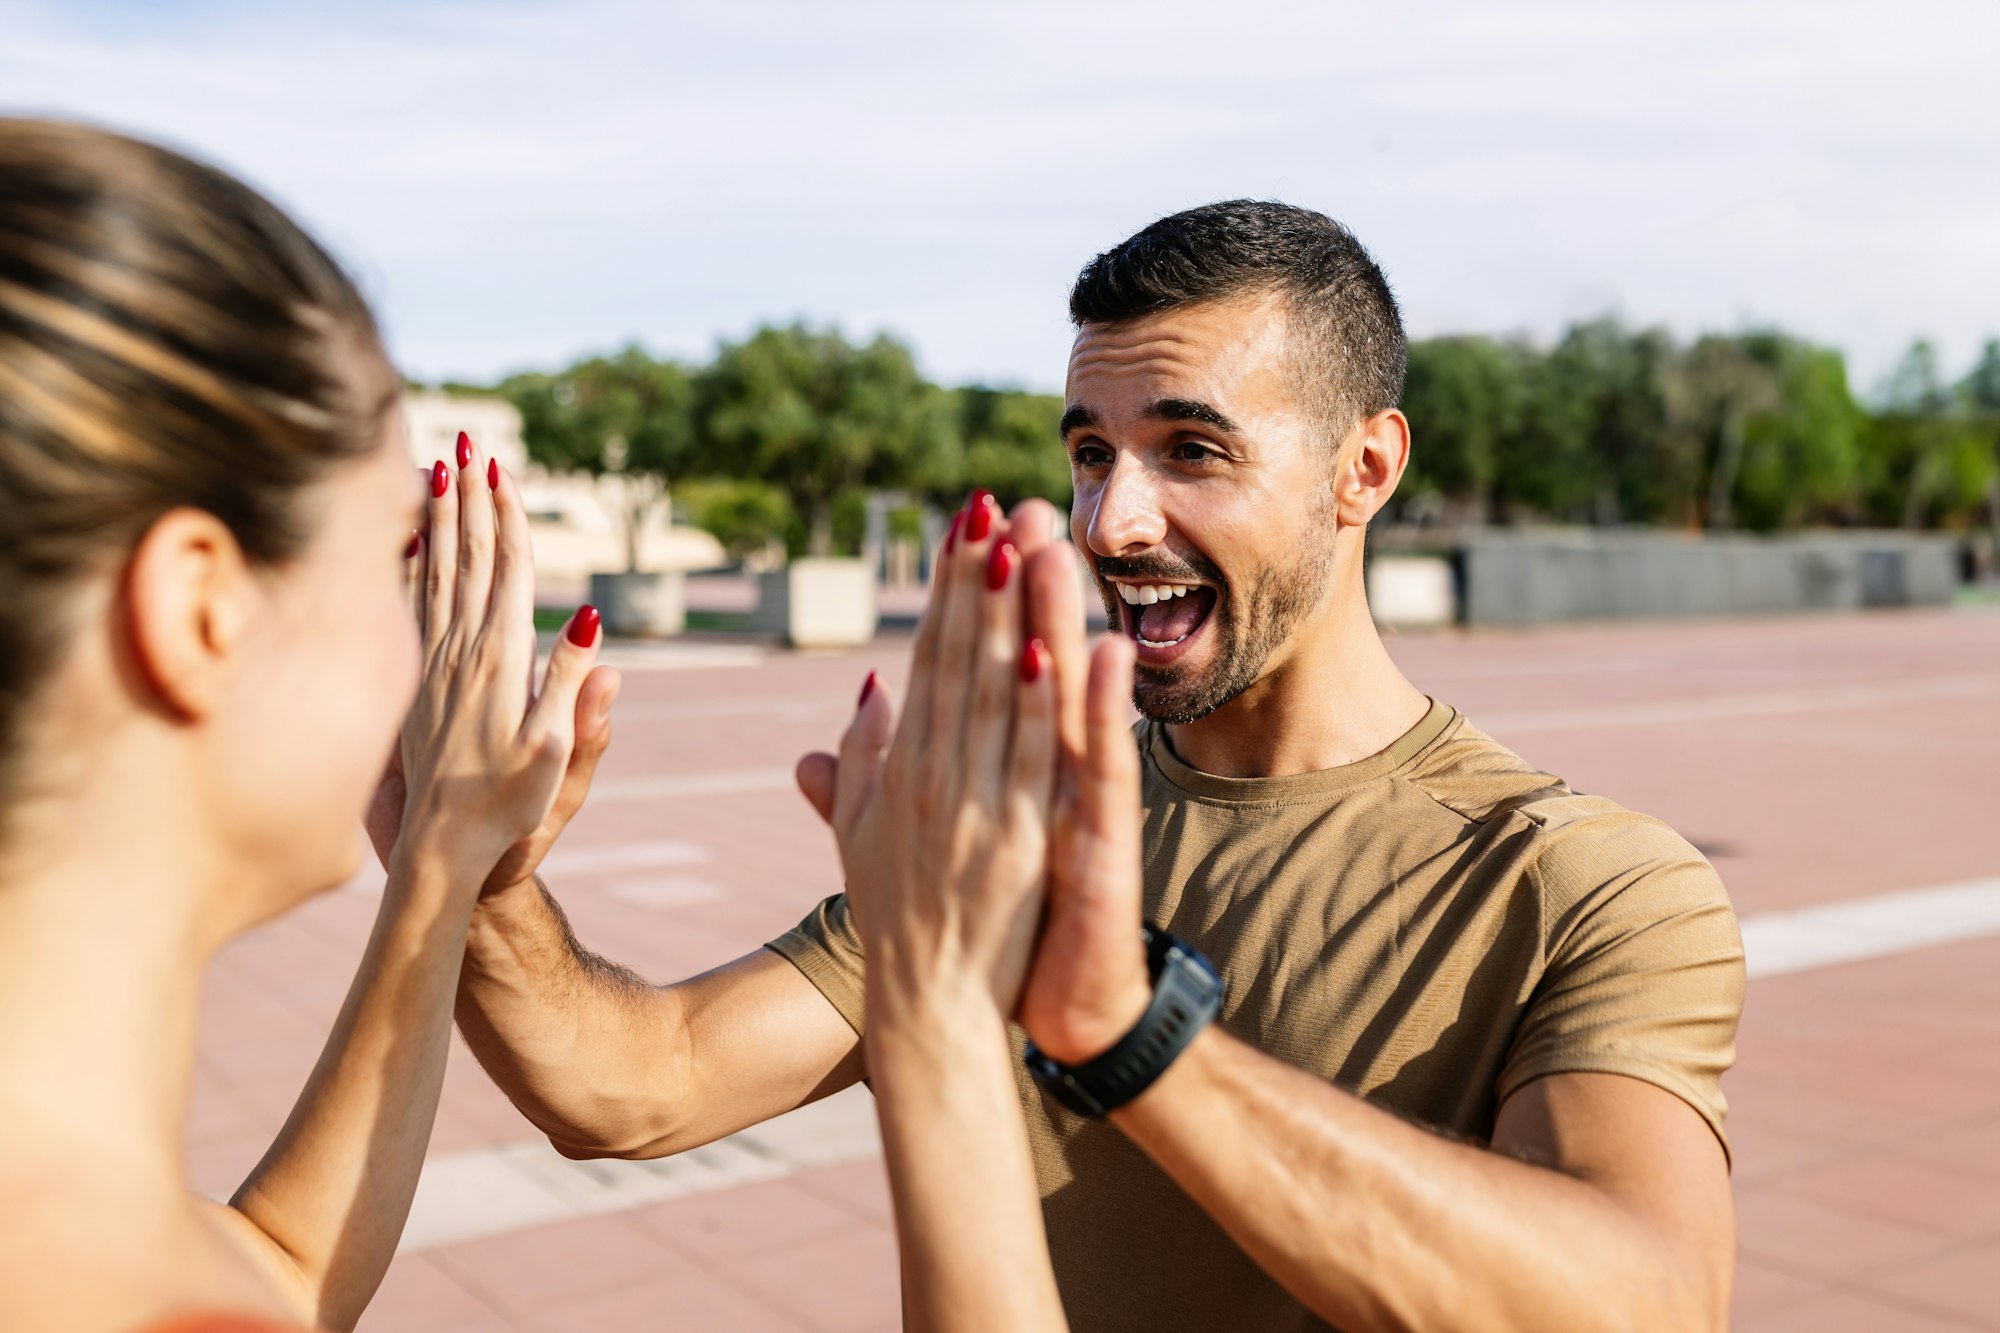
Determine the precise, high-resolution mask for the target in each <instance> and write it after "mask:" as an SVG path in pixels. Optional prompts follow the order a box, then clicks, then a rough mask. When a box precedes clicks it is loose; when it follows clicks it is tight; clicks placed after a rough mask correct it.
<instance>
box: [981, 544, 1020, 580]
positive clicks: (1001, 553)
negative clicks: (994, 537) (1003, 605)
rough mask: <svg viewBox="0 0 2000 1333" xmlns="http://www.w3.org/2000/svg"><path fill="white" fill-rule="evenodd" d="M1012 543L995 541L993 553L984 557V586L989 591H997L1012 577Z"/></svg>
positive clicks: (1013, 561)
mask: <svg viewBox="0 0 2000 1333" xmlns="http://www.w3.org/2000/svg"><path fill="white" fill-rule="evenodd" d="M1014 563H1015V560H1014V543H1012V542H995V543H994V544H993V554H992V555H989V556H987V557H986V588H987V591H989V592H999V591H1000V590H1001V589H1002V588H1004V587H1006V586H1007V580H1008V579H1010V578H1012V577H1014Z"/></svg>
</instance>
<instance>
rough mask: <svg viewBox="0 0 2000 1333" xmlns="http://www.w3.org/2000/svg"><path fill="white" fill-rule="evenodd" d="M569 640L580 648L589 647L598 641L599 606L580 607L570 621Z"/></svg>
mask: <svg viewBox="0 0 2000 1333" xmlns="http://www.w3.org/2000/svg"><path fill="white" fill-rule="evenodd" d="M569 641H570V642H571V643H573V644H575V645H576V646H577V647H579V648H588V647H590V645H591V644H593V643H596V642H597V608H596V607H594V606H583V607H578V608H577V612H576V615H575V617H574V618H573V619H571V621H570V622H569Z"/></svg>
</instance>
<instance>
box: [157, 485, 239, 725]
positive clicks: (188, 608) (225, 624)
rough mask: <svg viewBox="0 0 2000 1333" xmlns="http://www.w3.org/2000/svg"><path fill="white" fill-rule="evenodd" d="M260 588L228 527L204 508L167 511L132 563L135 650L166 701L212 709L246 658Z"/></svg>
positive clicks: (198, 710) (185, 710)
mask: <svg viewBox="0 0 2000 1333" xmlns="http://www.w3.org/2000/svg"><path fill="white" fill-rule="evenodd" d="M257 597H258V589H257V586H256V583H255V580H254V579H253V578H252V576H251V571H250V566H249V563H248V562H247V561H246V560H245V559H244V557H243V549H242V548H241V547H240V546H238V545H237V544H236V538H235V535H234V534H233V533H231V532H230V531H229V529H228V527H227V526H225V525H224V524H223V523H222V522H221V520H219V519H217V518H216V517H215V516H214V515H213V514H209V513H206V512H204V511H202V510H199V509H186V508H183V509H174V510H170V511H168V512H167V513H166V514H163V515H161V516H160V518H159V519H157V520H156V521H155V522H154V523H153V525H152V526H151V527H150V528H148V529H147V530H146V534H145V535H144V536H143V537H141V538H140V539H139V545H138V547H137V549H135V550H134V551H133V553H132V559H131V562H130V564H129V565H128V566H127V569H126V578H125V605H126V608H127V620H128V628H129V631H130V640H131V645H132V656H133V659H134V662H135V664H136V665H137V667H138V669H139V674H140V676H141V678H142V679H144V680H145V681H146V682H147V683H148V684H149V685H151V686H152V688H153V690H154V691H155V693H156V694H157V696H158V698H159V700H160V702H161V703H162V704H163V705H164V706H165V707H166V708H168V709H169V710H170V711H172V712H173V713H175V714H177V715H178V716H180V717H182V718H185V719H189V720H194V719H199V718H201V717H204V716H206V715H207V714H208V713H210V712H211V711H212V710H213V709H214V708H215V707H216V704H217V703H218V702H219V700H220V699H221V698H222V696H223V693H224V691H225V690H226V689H227V687H228V684H229V681H230V679H231V677H233V676H234V675H235V673H236V671H237V669H238V667H239V665H240V660H241V657H242V652H243V643H244V638H245V636H246V634H247V632H248V630H249V627H250V623H251V618H252V617H253V616H254V615H255V613H256V604H257Z"/></svg>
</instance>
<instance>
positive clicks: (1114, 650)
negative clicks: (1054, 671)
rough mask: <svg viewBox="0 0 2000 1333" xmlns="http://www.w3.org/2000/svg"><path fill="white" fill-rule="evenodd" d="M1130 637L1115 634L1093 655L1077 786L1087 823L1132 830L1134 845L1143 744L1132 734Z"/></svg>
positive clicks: (1111, 831)
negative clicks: (1139, 744) (1081, 768)
mask: <svg viewBox="0 0 2000 1333" xmlns="http://www.w3.org/2000/svg"><path fill="white" fill-rule="evenodd" d="M1134 651H1135V650H1134V649H1133V647H1132V642H1131V640H1129V639H1127V638H1126V637H1125V636H1124V635H1122V634H1114V635H1111V636H1109V637H1107V638H1106V639H1104V641H1103V642H1101V643H1099V644H1098V645H1097V648H1096V650H1095V651H1094V652H1092V653H1091V655H1090V675H1089V680H1088V683H1087V685H1086V687H1085V691H1086V692H1085V698H1084V729H1085V737H1084V762H1083V782H1082V784H1081V787H1080V789H1079V791H1078V792H1077V804H1078V814H1079V817H1080V819H1081V822H1082V823H1083V825H1084V827H1085V828H1086V829H1088V830H1090V831H1091V832H1092V833H1094V834H1096V835H1098V836H1100V837H1104V836H1113V835H1116V836H1118V837H1119V838H1121V839H1123V838H1124V834H1125V831H1126V830H1127V829H1128V828H1129V829H1130V830H1131V835H1132V836H1131V839H1130V840H1131V841H1133V843H1134V847H1135V849H1136V845H1137V842H1136V838H1137V821H1138V814H1137V812H1138V808H1139V746H1138V743H1137V742H1136V741H1135V740H1134V739H1133V737H1132V726H1131V722H1130V713H1131V707H1132V705H1131V699H1132V663H1133V658H1134Z"/></svg>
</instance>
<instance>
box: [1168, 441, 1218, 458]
mask: <svg viewBox="0 0 2000 1333" xmlns="http://www.w3.org/2000/svg"><path fill="white" fill-rule="evenodd" d="M1216 456H1217V455H1216V452H1215V450H1214V449H1213V448H1212V447H1211V446H1209V445H1206V444H1204V443H1202V442H1201V441H1200V440H1182V441H1181V442H1180V443H1179V444H1177V445H1175V446H1174V457H1175V458H1178V459H1180V460H1181V461H1183V462H1188V463H1205V462H1207V461H1208V460H1209V459H1212V458H1215V457H1216Z"/></svg>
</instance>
